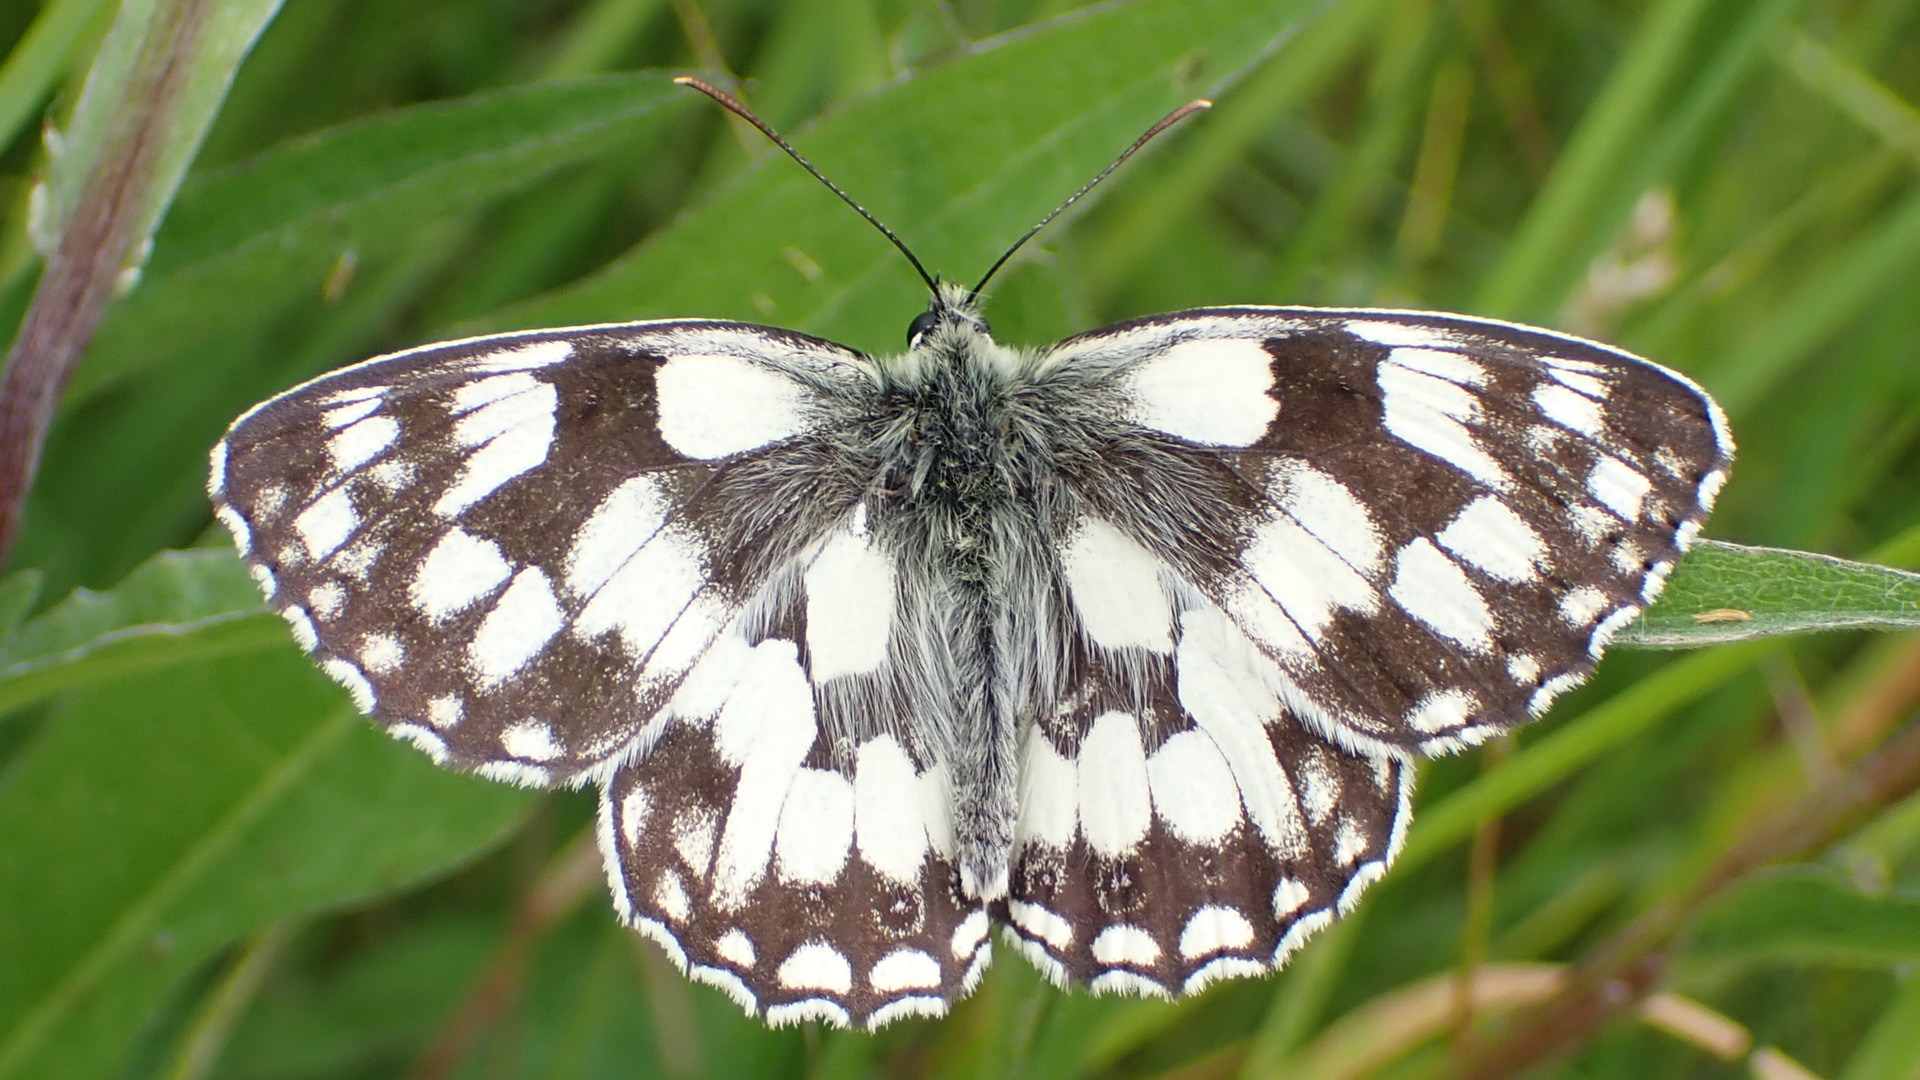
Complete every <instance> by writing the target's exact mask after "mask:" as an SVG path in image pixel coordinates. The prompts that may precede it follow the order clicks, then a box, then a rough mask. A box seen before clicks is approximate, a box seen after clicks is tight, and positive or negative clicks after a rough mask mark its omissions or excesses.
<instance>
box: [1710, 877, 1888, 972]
mask: <svg viewBox="0 0 1920 1080" xmlns="http://www.w3.org/2000/svg"><path fill="white" fill-rule="evenodd" d="M1680 955H1681V957H1682V958H1683V959H1685V960H1687V961H1689V962H1692V963H1698V964H1724V963H1745V964H1750V963H1759V962H1765V963H1790V964H1840V965H1846V966H1882V965H1892V964H1902V963H1909V962H1912V961H1914V960H1920V899H1915V898H1913V897H1909V896H1900V895H1886V896H1869V895H1867V894H1866V893H1863V892H1861V891H1860V890H1859V889H1857V888H1855V887H1854V886H1853V885H1851V884H1849V883H1847V882H1844V881H1842V880H1840V879H1839V878H1838V877H1836V876H1835V875H1834V874H1833V873H1832V872H1830V871H1827V870H1819V869H1806V868H1798V867H1796V868H1792V869H1787V870H1781V871H1777V872H1772V873H1764V874H1761V875H1758V876H1757V877H1755V878H1753V879H1751V880H1749V881H1745V882H1742V883H1740V884H1738V885H1736V886H1734V887H1733V888H1732V889H1730V890H1729V891H1728V892H1727V893H1725V894H1724V895H1722V896H1720V897H1717V898H1716V899H1715V900H1713V902H1712V903H1710V904H1709V905H1708V906H1707V907H1706V909H1705V910H1703V911H1702V912H1701V913H1700V914H1699V916H1698V917H1697V918H1696V920H1695V922H1694V924H1693V927H1692V930H1691V932H1690V933H1689V935H1688V939H1687V941H1686V943H1685V945H1684V946H1683V947H1682V949H1681V953H1680Z"/></svg>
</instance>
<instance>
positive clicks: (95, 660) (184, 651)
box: [0, 548, 287, 713]
mask: <svg viewBox="0 0 1920 1080" xmlns="http://www.w3.org/2000/svg"><path fill="white" fill-rule="evenodd" d="M10 580H11V579H10ZM286 641H287V634H286V628H285V626H284V625H282V624H281V622H280V620H279V618H278V617H276V616H275V615H274V614H273V613H272V612H270V611H268V610H267V607H266V605H265V604H264V603H262V602H261V600H260V589H259V587H258V586H257V585H255V584H254V582H253V579H252V578H250V577H248V576H247V571H246V567H244V566H242V565H241V563H240V560H239V559H237V558H235V557H234V553H233V552H232V551H231V550H229V549H226V548H197V549H194V550H191V551H167V552H162V553H160V554H159V555H156V556H154V557H153V558H152V559H150V560H148V561H147V562H146V563H145V564H144V565H142V566H141V567H140V568H139V569H137V570H135V571H134V572H133V573H131V574H129V575H127V578H126V580H124V581H122V582H120V584H118V585H116V586H115V587H114V588H112V589H111V590H108V591H106V592H91V591H89V590H86V589H80V590H77V591H75V592H74V594H73V595H72V596H69V597H68V598H67V599H65V600H63V601H61V602H60V603H59V604H58V605H56V606H55V607H54V608H53V609H52V610H50V611H48V612H46V613H45V614H43V615H40V616H39V617H37V618H35V619H33V620H31V621H29V622H28V623H26V625H24V626H21V627H20V628H19V629H18V630H17V631H15V632H14V633H13V634H12V635H11V636H9V637H7V638H6V639H5V640H4V641H0V713H5V712H8V711H11V710H13V709H17V708H19V707H20V706H22V705H26V704H30V703H32V702H35V701H39V700H41V699H43V698H45V697H47V696H49V695H51V694H55V693H58V692H59V691H61V690H65V689H67V688H69V687H73V686H79V685H81V684H83V683H87V682H97V681H99V680H102V679H105V678H109V677H111V676H115V675H120V674H126V673H129V672H133V671H139V670H145V669H149V668H156V667H163V666H168V665H175V664H182V663H186V662H189V661H193V660H200V659H205V658H209V657H214V656H221V655H224V654H227V653H232V652H244V651H249V650H255V649H271V648H278V647H282V646H284V645H285V643H286Z"/></svg>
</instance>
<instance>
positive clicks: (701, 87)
mask: <svg viewBox="0 0 1920 1080" xmlns="http://www.w3.org/2000/svg"><path fill="white" fill-rule="evenodd" d="M673 81H674V82H675V83H676V84H678V85H680V86H690V87H692V88H693V89H695V90H698V91H700V92H701V93H703V94H705V95H707V96H708V97H710V98H712V99H713V100H715V101H717V102H719V103H720V107H721V108H723V109H725V110H727V111H728V112H730V113H732V114H733V115H735V116H737V117H739V118H740V119H742V120H745V121H746V122H747V123H749V124H752V125H753V126H754V127H757V128H759V129H760V134H762V135H765V136H766V137H767V138H769V139H772V140H773V144H774V145H775V146H778V147H779V148H780V149H782V150H785V151H786V152H787V156H788V157H790V158H792V159H793V160H795V161H797V162H799V163H800V167H801V168H803V169H805V170H807V171H808V172H809V173H812V174H813V178H814V179H815V180H818V181H820V182H821V183H823V184H825V185H827V190H828V191H831V192H833V193H834V194H835V195H838V196H840V201H841V202H844V203H846V204H847V205H848V206H851V207H853V209H854V212H855V213H857V214H859V215H860V216H861V217H863V218H866V219H867V223H868V224H870V225H872V226H873V227H874V228H876V229H879V230H880V235H881V236H884V237H886V238H887V239H888V240H891V241H893V246H894V247H897V248H899V249H900V254H902V255H905V256H906V257H907V261H908V262H910V263H912V264H913V268H914V269H915V270H917V271H919V272H920V280H921V281H924V282H926V283H927V289H928V290H929V291H931V292H932V293H934V294H935V295H936V296H937V295H939V293H940V286H939V284H938V283H936V282H935V281H934V280H933V275H931V274H929V273H927V268H926V267H924V266H921V265H920V260H919V259H916V258H914V257H913V252H912V251H910V250H908V248H907V245H906V244H905V243H903V242H902V241H901V239H900V238H899V237H897V236H895V235H893V230H892V229H889V228H887V227H886V226H885V225H882V224H880V219H879V218H877V217H874V216H873V215H872V214H869V213H867V208H866V207H864V206H861V205H860V204H859V203H857V202H854V201H853V196H851V195H849V194H847V193H846V192H844V191H841V190H840V185H838V184H836V183H834V182H833V181H831V180H829V179H827V178H826V177H825V176H823V175H821V173H820V170H819V169H816V168H814V167H813V163H812V162H810V161H808V160H807V159H806V158H803V157H801V156H800V151H798V150H795V149H794V148H793V144H792V143H790V142H788V141H787V140H785V139H783V138H781V137H780V133H779V132H777V131H775V130H773V128H772V127H770V126H768V124H767V122H766V121H765V120H762V119H760V118H759V117H757V116H755V115H753V110H752V109H749V108H747V107H746V106H745V105H742V104H741V103H740V102H739V100H738V99H736V98H735V97H734V96H733V95H731V94H729V93H727V92H726V91H725V90H722V89H720V88H719V87H717V86H714V85H712V84H711V83H707V82H703V81H701V80H699V79H696V78H694V77H693V76H691V75H682V76H680V77H679V78H676V79H674V80H673ZM1166 124H1167V121H1161V126H1162V127H1165V126H1166ZM1141 141H1142V142H1145V141H1146V140H1145V139H1142V140H1141ZM1127 152H1128V153H1132V152H1133V151H1131V150H1129V151H1127ZM1115 164H1118V162H1116V163H1115ZM1112 171H1113V170H1112V169H1108V170H1107V172H1112ZM1101 175H1102V176H1105V175H1106V173H1102V174H1101ZM1074 198H1079V196H1077V195H1076V196H1074ZM1069 201H1071V200H1069ZM1063 209H1064V208H1063ZM1056 212H1057V211H1056Z"/></svg>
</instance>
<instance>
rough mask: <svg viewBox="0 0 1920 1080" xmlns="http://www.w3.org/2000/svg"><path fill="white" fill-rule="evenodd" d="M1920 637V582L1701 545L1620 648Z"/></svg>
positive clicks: (1865, 568) (1828, 560) (1841, 564)
mask: <svg viewBox="0 0 1920 1080" xmlns="http://www.w3.org/2000/svg"><path fill="white" fill-rule="evenodd" d="M1861 629H1876V630H1913V629H1920V574H1910V573H1907V572H1906V571H1904V570H1894V569H1891V568H1888V567H1885V566H1872V565H1869V564H1867V563H1858V562H1850V561H1848V560H1846V559H1836V558H1834V557H1832V556H1830V555H1816V554H1813V553H1812V552H1807V551H1784V550H1782V549H1780V548H1757V547H1744V546H1742V545H1739V544H1727V543H1721V542H1719V541H1712V540H1707V541H1701V542H1700V543H1699V544H1697V545H1695V546H1694V548H1693V550H1692V551H1689V552H1688V553H1687V557H1686V558H1685V559H1683V560H1681V562H1680V566H1679V567H1678V568H1677V569H1675V570H1674V572H1673V577H1672V579H1671V580H1669V581H1668V582H1667V587H1666V590H1665V591H1664V592H1662V593H1661V594H1660V601H1659V603H1657V604H1655V605H1654V606H1653V607H1652V608H1650V609H1649V610H1648V611H1647V612H1646V614H1644V615H1642V616H1641V617H1640V618H1638V619H1636V620H1634V621H1633V622H1631V623H1629V624H1627V626H1626V628H1625V629H1623V630H1622V631H1621V632H1620V635H1619V637H1617V638H1615V639H1614V640H1615V642H1616V643H1617V644H1621V645H1644V646H1650V647H1655V648H1670V649H1671V648H1693V647H1696V646H1701V645H1714V644H1719V643H1722V642H1728V641H1745V640H1748V639H1750V638H1761V637H1774V636H1777V635H1780V634H1805V633H1811V632H1814V631H1819V630H1861Z"/></svg>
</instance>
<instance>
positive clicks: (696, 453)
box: [654, 354, 810, 460]
mask: <svg viewBox="0 0 1920 1080" xmlns="http://www.w3.org/2000/svg"><path fill="white" fill-rule="evenodd" d="M654 383H655V385H656V386H657V387H658V388H659V392H660V435H661V437H662V438H664V439H666V440H667V444H668V445H669V446H672V447H673V448H674V449H675V450H678V451H680V452H681V453H683V454H685V455H687V456H688V457H690V458H698V459H701V460H711V459H713V458H722V457H728V456H730V455H733V454H739V453H744V452H746V451H748V450H756V449H758V448H760V447H762V446H766V445H767V444H769V443H774V442H779V441H780V440H782V439H788V438H792V437H793V436H795V435H798V434H800V433H801V432H803V431H805V430H807V428H808V427H809V426H810V425H809V422H808V419H807V416H806V412H805V410H804V408H803V407H802V404H801V399H800V388H799V386H798V384H796V383H795V382H794V381H793V379H792V377H791V376H788V375H786V374H784V373H782V372H780V371H777V370H775V369H773V368H770V367H767V366H766V365H764V364H757V363H754V362H753V361H751V360H748V359H745V358H744V357H740V356H732V355H725V354H707V355H701V354H681V355H677V356H674V357H672V358H670V359H669V360H668V361H667V362H666V363H665V364H663V365H661V367H660V370H659V371H658V372H657V373H656V374H655V375H654Z"/></svg>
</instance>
